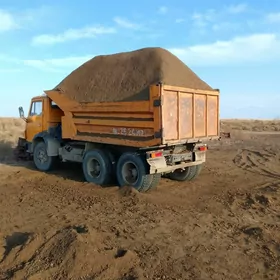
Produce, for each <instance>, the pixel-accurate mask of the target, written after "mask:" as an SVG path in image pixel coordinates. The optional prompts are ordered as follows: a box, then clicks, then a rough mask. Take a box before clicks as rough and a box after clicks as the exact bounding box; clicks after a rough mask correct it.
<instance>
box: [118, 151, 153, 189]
mask: <svg viewBox="0 0 280 280" xmlns="http://www.w3.org/2000/svg"><path fill="white" fill-rule="evenodd" d="M116 173H117V180H118V183H119V185H120V187H128V186H130V187H133V188H135V189H136V190H138V191H139V192H145V191H146V190H148V189H149V187H150V185H151V183H152V180H153V176H152V175H150V174H147V163H146V162H145V160H144V159H143V158H142V157H141V156H138V155H135V154H132V153H125V154H123V155H121V156H120V158H119V160H118V163H117V169H116Z"/></svg>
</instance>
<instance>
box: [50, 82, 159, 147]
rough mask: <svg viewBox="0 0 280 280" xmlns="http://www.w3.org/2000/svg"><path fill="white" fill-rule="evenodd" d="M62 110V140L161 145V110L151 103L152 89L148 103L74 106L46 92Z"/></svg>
mask: <svg viewBox="0 0 280 280" xmlns="http://www.w3.org/2000/svg"><path fill="white" fill-rule="evenodd" d="M46 93H47V94H48V95H49V97H50V98H51V99H52V100H54V101H55V102H56V103H57V104H58V106H61V108H62V109H64V113H65V116H64V117H62V137H63V138H64V139H72V140H78V141H88V142H97V143H106V144H112V145H124V146H131V147H139V148H142V147H148V146H157V145H160V144H161V134H160V133H159V130H160V124H161V122H160V117H159V116H160V108H154V106H153V101H154V100H155V99H158V98H159V94H160V89H159V88H158V87H155V88H151V90H150V100H148V101H133V102H106V103H105V102H104V103H81V104H80V103H77V102H74V101H72V100H69V102H68V101H67V97H66V96H65V95H64V94H63V93H60V92H57V91H56V92H55V91H47V92H46Z"/></svg>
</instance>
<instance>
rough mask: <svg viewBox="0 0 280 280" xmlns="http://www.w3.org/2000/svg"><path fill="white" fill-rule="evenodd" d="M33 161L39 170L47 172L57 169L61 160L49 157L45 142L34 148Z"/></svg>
mask: <svg viewBox="0 0 280 280" xmlns="http://www.w3.org/2000/svg"><path fill="white" fill-rule="evenodd" d="M33 161H34V164H35V166H36V167H37V169H39V170H40V171H44V172H46V171H51V170H53V169H55V167H56V166H57V164H58V162H59V158H58V157H57V156H48V153H47V147H46V144H45V142H39V143H37V144H36V146H35V148H34V152H33Z"/></svg>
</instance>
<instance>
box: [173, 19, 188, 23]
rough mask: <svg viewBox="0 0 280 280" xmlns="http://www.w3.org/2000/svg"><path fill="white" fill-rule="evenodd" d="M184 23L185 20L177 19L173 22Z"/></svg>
mask: <svg viewBox="0 0 280 280" xmlns="http://www.w3.org/2000/svg"><path fill="white" fill-rule="evenodd" d="M184 21H186V20H185V19H183V18H177V19H176V20H175V23H181V22H184Z"/></svg>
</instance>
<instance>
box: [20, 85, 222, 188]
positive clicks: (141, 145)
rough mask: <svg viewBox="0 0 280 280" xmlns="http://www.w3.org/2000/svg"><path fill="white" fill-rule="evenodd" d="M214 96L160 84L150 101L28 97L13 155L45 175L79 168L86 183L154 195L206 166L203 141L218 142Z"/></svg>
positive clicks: (49, 93)
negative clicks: (69, 165) (164, 183)
mask: <svg viewBox="0 0 280 280" xmlns="http://www.w3.org/2000/svg"><path fill="white" fill-rule="evenodd" d="M219 96H220V92H219V90H198V89H191V88H183V87H177V86H172V85H166V84H163V83H156V84H152V85H150V86H149V99H148V100H144V101H143V100H140V101H122V102H102V103H100V102H92V103H88V102H85V103H83V102H78V101H76V100H74V99H71V98H69V96H68V95H66V94H65V92H63V91H60V90H46V91H44V94H43V95H41V96H37V97H34V98H32V100H31V105H30V109H29V112H28V115H27V116H26V117H25V116H24V112H23V108H22V107H20V108H19V112H20V116H21V118H23V119H24V120H25V121H26V129H25V137H24V138H20V139H19V141H18V154H19V155H21V157H25V158H26V159H29V160H33V161H34V164H35V166H36V168H37V169H38V170H40V171H43V172H48V171H51V170H54V169H55V168H59V163H60V162H77V163H81V165H82V167H81V168H82V170H83V174H84V178H85V180H86V181H87V182H91V183H94V184H96V185H100V186H108V185H110V184H112V180H113V179H114V178H115V179H116V181H117V184H118V185H119V186H120V187H123V186H130V187H134V188H135V189H136V190H138V191H139V192H146V191H149V190H151V189H154V188H155V187H156V186H157V185H158V183H159V181H160V178H161V177H162V175H165V176H167V177H169V178H170V179H172V180H177V181H190V180H194V178H196V177H197V176H198V175H199V173H200V171H201V169H202V166H203V164H204V163H205V161H206V153H207V149H208V146H207V144H205V142H206V141H209V140H215V139H219V138H220V120H219Z"/></svg>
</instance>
